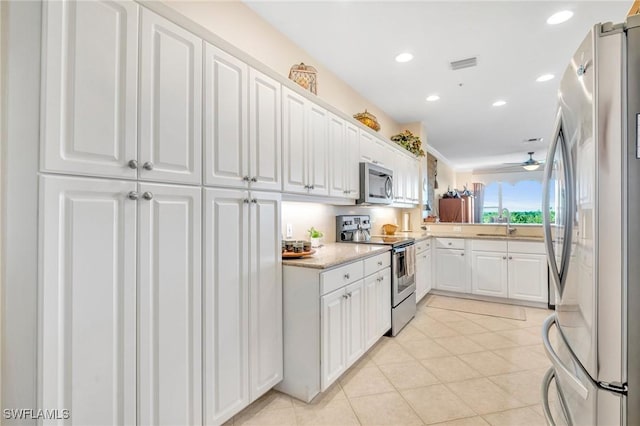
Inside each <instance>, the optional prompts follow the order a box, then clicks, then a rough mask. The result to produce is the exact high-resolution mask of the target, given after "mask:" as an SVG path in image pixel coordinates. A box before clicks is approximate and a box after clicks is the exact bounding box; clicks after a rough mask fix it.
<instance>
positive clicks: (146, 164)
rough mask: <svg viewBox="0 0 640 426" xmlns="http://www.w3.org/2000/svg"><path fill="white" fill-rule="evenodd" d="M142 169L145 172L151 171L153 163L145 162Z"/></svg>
mask: <svg viewBox="0 0 640 426" xmlns="http://www.w3.org/2000/svg"><path fill="white" fill-rule="evenodd" d="M142 168H143V169H145V170H153V163H152V162H151V161H147V162H145V163H144V164H143V165H142Z"/></svg>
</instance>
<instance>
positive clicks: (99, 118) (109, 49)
mask: <svg viewBox="0 0 640 426" xmlns="http://www.w3.org/2000/svg"><path fill="white" fill-rule="evenodd" d="M138 10H139V8H138V6H137V4H136V3H134V2H128V1H122V2H118V1H92V2H87V1H77V2H76V1H55V2H45V3H44V20H45V24H44V29H45V32H44V38H43V51H42V52H43V59H42V60H43V67H42V70H43V73H42V76H43V86H42V91H43V96H42V108H43V109H42V111H43V120H42V123H43V129H42V147H41V165H42V170H44V171H53V172H63V173H76V174H81V175H93V176H96V175H99V176H109V177H115V178H136V176H137V170H136V168H135V166H134V168H133V169H132V168H129V166H128V162H129V161H130V160H136V155H137V152H136V146H137V145H136V140H137V121H138V108H137V93H138V85H137V82H138V77H137V76H138Z"/></svg>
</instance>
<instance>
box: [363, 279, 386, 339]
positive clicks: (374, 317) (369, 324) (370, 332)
mask: <svg viewBox="0 0 640 426" xmlns="http://www.w3.org/2000/svg"><path fill="white" fill-rule="evenodd" d="M379 282H380V280H379V276H378V274H377V273H375V274H371V275H369V276H367V277H365V278H364V284H363V291H364V305H365V314H364V333H365V336H364V342H365V348H366V349H369V348H370V347H371V346H373V344H374V343H376V342H377V341H378V337H380V328H381V327H382V324H380V321H379V320H378V318H379V316H380V313H379V310H380V309H379V308H380V304H381V303H382V302H381V301H380V300H379V296H381V295H382V294H380V295H379V294H378V293H379V291H378V287H379Z"/></svg>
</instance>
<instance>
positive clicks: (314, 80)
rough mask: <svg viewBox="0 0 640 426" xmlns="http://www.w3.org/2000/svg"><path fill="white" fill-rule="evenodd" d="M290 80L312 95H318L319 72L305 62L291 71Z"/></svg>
mask: <svg viewBox="0 0 640 426" xmlns="http://www.w3.org/2000/svg"><path fill="white" fill-rule="evenodd" d="M289 79H290V80H293V81H295V82H296V83H298V84H299V85H300V86H302V87H303V88H305V89H307V90H308V91H310V92H311V93H313V94H315V95H317V94H318V71H317V70H316V69H315V68H314V67H312V66H309V65H305V64H304V63H303V62H300V64H295V65H293V66H292V67H291V69H290V70H289Z"/></svg>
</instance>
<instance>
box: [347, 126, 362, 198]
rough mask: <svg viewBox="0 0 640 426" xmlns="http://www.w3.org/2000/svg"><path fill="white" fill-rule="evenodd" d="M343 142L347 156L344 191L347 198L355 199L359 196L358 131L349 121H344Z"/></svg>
mask: <svg viewBox="0 0 640 426" xmlns="http://www.w3.org/2000/svg"><path fill="white" fill-rule="evenodd" d="M346 124H347V127H346V128H345V144H346V145H347V149H346V151H347V158H346V161H345V167H346V171H345V181H346V183H347V185H346V187H345V191H347V193H346V196H347V198H353V199H356V198H358V197H359V196H360V142H359V138H360V131H359V130H358V128H357V127H356V126H354V125H353V124H351V123H346Z"/></svg>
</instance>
